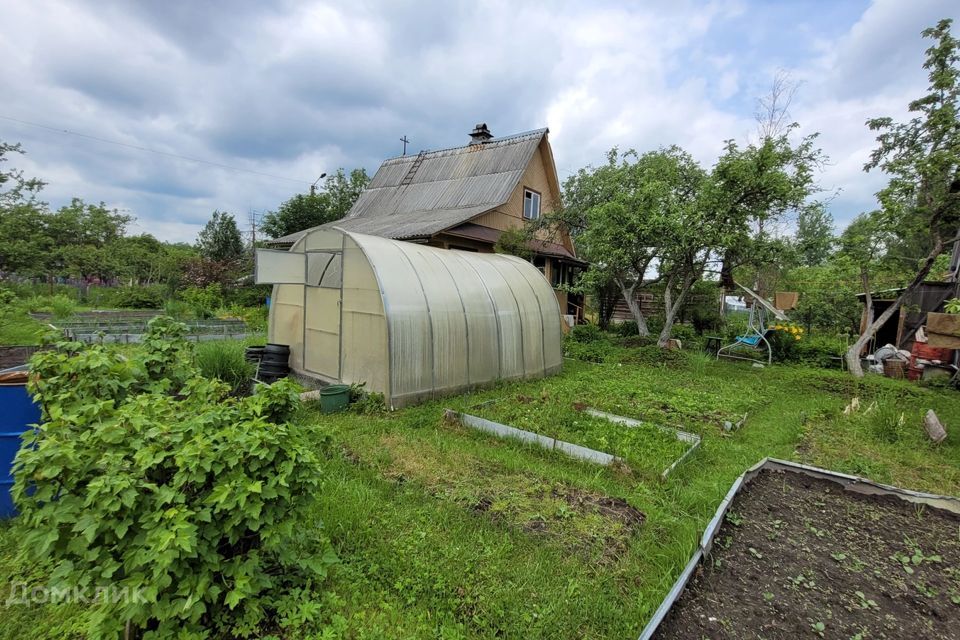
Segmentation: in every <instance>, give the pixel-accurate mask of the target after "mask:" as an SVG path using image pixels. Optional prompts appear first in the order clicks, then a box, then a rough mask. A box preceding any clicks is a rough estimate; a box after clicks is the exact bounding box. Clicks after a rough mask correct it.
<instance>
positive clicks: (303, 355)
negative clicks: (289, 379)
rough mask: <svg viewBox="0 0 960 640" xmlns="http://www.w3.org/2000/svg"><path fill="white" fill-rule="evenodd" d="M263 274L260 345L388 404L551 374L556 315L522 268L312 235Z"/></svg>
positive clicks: (480, 257)
mask: <svg viewBox="0 0 960 640" xmlns="http://www.w3.org/2000/svg"><path fill="white" fill-rule="evenodd" d="M284 253H285V252H270V255H269V256H268V257H265V258H264V259H263V260H262V264H261V269H262V271H263V272H264V274H266V272H269V275H270V276H272V277H274V278H275V279H276V280H278V281H285V279H290V280H292V279H293V278H294V275H295V274H294V272H295V271H296V267H297V265H298V264H299V268H300V270H301V271H302V274H303V275H302V276H301V282H303V281H304V280H305V281H306V283H307V286H306V287H305V286H303V285H302V284H297V285H294V284H277V285H276V286H275V287H274V300H273V307H272V308H271V312H270V330H269V334H270V339H271V341H272V342H280V343H282V344H289V345H290V347H291V356H290V358H291V360H290V362H291V365H292V366H293V367H294V368H295V369H297V370H300V371H303V372H305V373H308V374H313V375H316V376H319V377H321V378H322V379H326V380H340V381H342V382H345V383H359V382H364V383H366V385H367V387H366V388H367V389H368V390H370V391H377V392H381V393H383V394H384V395H385V396H386V398H387V400H388V402H389V403H390V404H391V406H394V407H399V406H403V405H407V404H412V403H414V402H418V401H420V400H423V399H426V398H430V397H433V396H436V395H441V394H447V393H452V392H456V391H458V390H461V389H467V388H470V387H472V386H475V385H479V384H485V383H490V382H493V381H495V380H497V379H501V378H521V377H534V376H542V375H545V374H546V373H550V372H552V371H555V370H556V369H558V368H559V367H560V364H561V354H560V336H561V332H560V322H561V318H560V311H559V307H558V305H557V300H556V296H555V294H554V292H553V289H552V288H551V286H550V284H549V283H548V282H547V281H546V279H545V278H544V277H543V274H541V273H540V272H539V271H538V270H537V269H536V268H535V267H534V266H533V265H531V264H530V263H529V262H526V261H524V260H521V259H519V258H515V257H512V256H503V255H495V254H480V253H469V252H462V251H450V250H445V249H438V248H435V247H428V246H426V245H420V244H414V243H408V242H401V241H397V240H389V239H386V238H380V237H376V236H366V235H361V234H355V233H342V232H341V231H339V230H336V229H334V230H331V229H320V230H316V231H313V232H310V233H307V234H306V235H304V236H303V237H302V238H301V239H300V240H299V241H298V242H297V243H296V244H295V245H294V246H293V248H292V249H291V250H290V252H289V254H287V255H288V256H289V257H286V258H276V257H275V254H284Z"/></svg>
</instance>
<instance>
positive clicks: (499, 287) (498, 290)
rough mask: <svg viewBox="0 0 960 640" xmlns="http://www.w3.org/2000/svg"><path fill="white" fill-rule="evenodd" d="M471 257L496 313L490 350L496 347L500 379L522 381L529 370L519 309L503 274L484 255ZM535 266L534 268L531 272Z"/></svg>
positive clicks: (490, 339)
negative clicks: (527, 369) (495, 326)
mask: <svg viewBox="0 0 960 640" xmlns="http://www.w3.org/2000/svg"><path fill="white" fill-rule="evenodd" d="M464 257H465V258H466V257H468V258H470V261H471V262H472V265H473V267H474V269H475V270H476V272H477V274H478V275H479V276H480V279H481V280H482V281H483V283H484V285H485V286H486V289H487V294H488V295H489V297H490V300H491V302H492V304H493V307H494V309H495V310H496V316H495V318H496V323H497V333H495V334H492V335H491V336H490V337H489V340H488V343H489V344H490V347H491V348H493V347H496V348H497V351H498V355H499V360H500V374H499V376H498V377H499V378H502V379H505V380H509V379H511V378H521V377H523V375H524V372H525V371H526V368H525V366H524V350H523V339H524V336H523V326H522V322H521V318H520V307H519V306H518V304H517V298H516V296H515V295H514V293H513V289H512V288H511V287H510V284H509V282H507V281H506V280H505V279H504V277H503V274H502V273H501V272H500V270H499V269H497V268H496V267H495V266H494V265H493V264H491V262H490V261H489V260H485V259H483V256H480V255H478V254H473V255H471V256H464ZM532 268H533V267H531V269H532Z"/></svg>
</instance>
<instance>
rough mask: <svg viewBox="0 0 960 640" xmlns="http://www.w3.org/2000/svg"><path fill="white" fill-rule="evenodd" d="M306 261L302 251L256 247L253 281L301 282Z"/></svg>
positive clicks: (304, 273) (262, 282) (304, 274)
mask: <svg viewBox="0 0 960 640" xmlns="http://www.w3.org/2000/svg"><path fill="white" fill-rule="evenodd" d="M305 278H306V262H305V260H304V255H303V253H296V252H292V251H277V250H275V249H257V256H256V264H255V267H254V281H255V282H256V283H257V284H303V283H304V282H305Z"/></svg>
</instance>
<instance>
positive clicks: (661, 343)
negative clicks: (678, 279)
mask: <svg viewBox="0 0 960 640" xmlns="http://www.w3.org/2000/svg"><path fill="white" fill-rule="evenodd" d="M672 285H673V278H670V280H668V281H667V286H666V288H665V289H664V290H663V329H661V330H660V337H659V338H658V339H657V346H658V347H660V348H661V349H665V348H666V347H667V341H668V340H670V334H671V333H672V332H673V323H674V320H675V319H676V317H677V313H678V312H679V311H680V309H681V308H682V307H683V301H684V299H685V298H686V297H687V293H688V292H689V291H690V288H691V287H692V286H693V279H692V278H685V279H684V281H683V286H682V287H681V288H680V293H678V294H677V299H676V300H673V292H672V291H671V290H670V288H671V286H672Z"/></svg>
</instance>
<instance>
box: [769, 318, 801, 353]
mask: <svg viewBox="0 0 960 640" xmlns="http://www.w3.org/2000/svg"><path fill="white" fill-rule="evenodd" d="M803 333H804V330H803V327H799V326H797V325H794V324H787V323H782V324H775V325H773V331H770V332H769V334H768V335H767V342H769V343H770V352H771V354H772V355H773V361H774V362H796V361H797V360H798V359H799V357H798V353H797V351H798V347H797V343H798V342H800V341H801V340H802V339H803Z"/></svg>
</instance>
